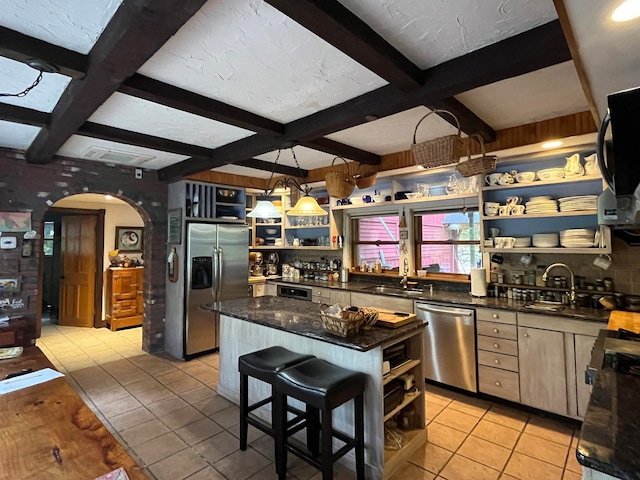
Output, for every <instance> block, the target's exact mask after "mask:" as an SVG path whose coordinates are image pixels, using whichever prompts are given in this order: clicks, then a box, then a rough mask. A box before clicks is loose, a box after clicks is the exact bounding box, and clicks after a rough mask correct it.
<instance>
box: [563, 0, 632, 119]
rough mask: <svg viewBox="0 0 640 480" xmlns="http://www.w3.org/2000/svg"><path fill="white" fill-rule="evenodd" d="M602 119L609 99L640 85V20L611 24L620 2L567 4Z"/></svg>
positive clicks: (570, 0) (568, 0)
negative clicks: (614, 94) (612, 16)
mask: <svg viewBox="0 0 640 480" xmlns="http://www.w3.org/2000/svg"><path fill="white" fill-rule="evenodd" d="M564 3H565V5H566V8H567V13H568V15H569V20H570V22H571V26H572V28H573V33H574V35H575V37H576V41H577V43H578V45H579V46H580V58H581V59H582V63H583V64H584V67H585V71H586V73H587V77H588V79H589V83H590V85H591V91H592V93H593V96H594V100H595V102H596V106H597V108H598V113H599V115H600V117H601V118H602V117H604V115H605V114H606V113H607V95H608V94H610V93H614V92H618V91H620V90H626V89H628V88H633V87H637V86H639V85H640V53H638V52H640V18H636V19H635V20H632V21H629V22H626V23H615V22H613V21H611V19H610V17H611V12H612V11H613V10H614V8H615V7H617V6H618V5H619V4H620V3H622V2H621V1H611V0H608V1H588V2H585V1H584V0H564Z"/></svg>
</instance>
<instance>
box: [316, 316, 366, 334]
mask: <svg viewBox="0 0 640 480" xmlns="http://www.w3.org/2000/svg"><path fill="white" fill-rule="evenodd" d="M320 318H321V319H322V328H323V329H324V330H325V331H326V332H328V333H331V334H333V335H337V336H339V337H343V338H345V337H350V336H352V335H355V334H356V333H358V330H360V325H362V322H363V321H364V315H363V314H362V313H361V312H360V311H358V312H350V311H343V312H342V318H339V317H336V316H333V315H327V314H326V313H322V312H320Z"/></svg>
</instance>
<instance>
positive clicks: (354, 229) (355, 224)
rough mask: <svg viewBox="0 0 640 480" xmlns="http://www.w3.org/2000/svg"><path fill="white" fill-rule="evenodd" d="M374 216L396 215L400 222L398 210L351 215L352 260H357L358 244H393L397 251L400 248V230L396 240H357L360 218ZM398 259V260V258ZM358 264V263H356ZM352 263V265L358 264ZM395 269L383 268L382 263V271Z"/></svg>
mask: <svg viewBox="0 0 640 480" xmlns="http://www.w3.org/2000/svg"><path fill="white" fill-rule="evenodd" d="M376 217H396V218H397V219H398V223H400V217H401V215H400V212H398V211H397V210H394V211H384V212H376V213H373V212H372V213H367V214H366V215H358V216H352V217H351V218H350V227H351V228H350V230H351V231H350V234H351V242H350V243H351V258H353V259H354V261H357V262H359V257H358V247H359V246H360V245H375V246H377V247H379V246H381V245H395V246H396V248H397V250H398V252H400V250H401V248H400V242H401V241H402V240H401V239H400V232H398V238H397V240H395V241H393V240H380V239H378V240H359V236H360V223H359V222H360V220H363V219H371V218H376ZM399 255H400V256H401V255H402V254H401V253H399ZM398 261H399V260H398ZM358 265H359V264H358ZM358 265H356V264H355V263H354V266H356V267H357V266H358ZM399 269H400V268H399V267H398V271H399ZM394 271H396V270H394V269H393V268H392V269H384V265H383V272H394Z"/></svg>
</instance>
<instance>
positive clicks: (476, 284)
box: [471, 268, 487, 297]
mask: <svg viewBox="0 0 640 480" xmlns="http://www.w3.org/2000/svg"><path fill="white" fill-rule="evenodd" d="M471 295H473V296H474V297H486V296H487V269H486V268H472V269H471Z"/></svg>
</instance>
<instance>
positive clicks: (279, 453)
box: [271, 388, 287, 480]
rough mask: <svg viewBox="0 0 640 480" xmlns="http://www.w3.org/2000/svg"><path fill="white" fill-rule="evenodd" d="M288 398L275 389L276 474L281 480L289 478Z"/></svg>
mask: <svg viewBox="0 0 640 480" xmlns="http://www.w3.org/2000/svg"><path fill="white" fill-rule="evenodd" d="M286 405H287V397H286V395H283V394H281V393H279V392H278V391H277V390H276V389H275V388H274V392H273V404H272V406H271V408H273V413H272V419H273V424H272V428H273V433H274V435H273V437H274V441H275V444H276V473H277V474H278V479H279V480H285V479H286V477H287V447H286V445H285V442H286V441H287V437H286V435H287V432H286V428H287V409H286Z"/></svg>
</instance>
